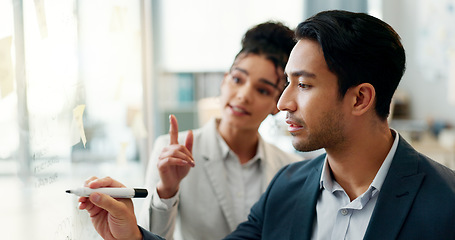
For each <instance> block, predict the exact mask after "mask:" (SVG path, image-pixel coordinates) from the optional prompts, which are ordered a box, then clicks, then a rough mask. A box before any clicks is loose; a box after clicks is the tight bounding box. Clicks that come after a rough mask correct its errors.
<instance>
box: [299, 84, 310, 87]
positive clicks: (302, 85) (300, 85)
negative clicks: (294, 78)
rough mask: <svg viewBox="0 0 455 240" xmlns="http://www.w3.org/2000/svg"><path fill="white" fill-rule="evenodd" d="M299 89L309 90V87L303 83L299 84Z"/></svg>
mask: <svg viewBox="0 0 455 240" xmlns="http://www.w3.org/2000/svg"><path fill="white" fill-rule="evenodd" d="M299 87H300V88H309V87H310V85H307V84H305V83H299Z"/></svg>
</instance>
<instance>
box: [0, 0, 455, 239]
mask: <svg viewBox="0 0 455 240" xmlns="http://www.w3.org/2000/svg"><path fill="white" fill-rule="evenodd" d="M327 9H344V10H351V11H357V12H368V13H370V14H372V15H374V16H376V17H379V18H381V19H383V20H384V21H386V22H388V23H389V24H390V25H391V26H392V27H394V28H395V29H396V30H397V32H398V33H399V34H400V35H401V37H402V40H403V44H404V47H405V49H406V51H407V52H406V54H407V71H406V73H405V76H404V78H403V80H402V83H401V84H400V86H399V89H398V91H397V93H396V95H395V97H394V101H393V111H392V114H391V117H390V119H389V121H390V124H391V126H392V127H394V128H395V129H397V130H398V131H399V132H400V133H401V134H402V135H403V136H404V137H405V138H406V139H407V140H408V141H410V142H411V144H413V145H414V147H416V148H417V149H418V150H420V151H422V152H423V153H425V154H427V155H429V156H430V157H432V158H434V159H435V160H437V161H439V162H441V163H442V164H445V165H447V166H449V167H451V168H455V130H454V128H453V126H455V26H454V25H453V23H454V22H455V0H398V1H397V0H343V1H340V0H280V1H276V0H247V1H245V0H219V1H210V0H192V1H186V0H151V1H146V0H112V1H103V0H33V1H32V0H0V111H1V114H0V187H1V188H2V189H7V190H8V191H9V192H10V193H9V195H8V196H6V197H3V198H2V214H1V216H0V226H2V229H4V230H2V233H1V235H2V237H1V238H2V239H3V238H4V239H13V240H16V239H99V237H97V235H96V233H95V232H94V231H93V228H92V227H91V224H90V222H89V219H88V216H87V215H86V213H85V212H80V211H78V210H77V198H76V197H74V196H69V195H66V194H65V193H64V190H66V189H67V188H70V187H76V186H79V185H81V184H83V182H84V180H85V179H86V178H88V177H90V176H92V175H96V176H99V177H103V176H112V177H114V178H116V179H118V180H119V181H121V182H123V183H125V184H126V185H129V186H140V185H141V184H142V182H143V175H144V171H145V166H146V164H147V160H148V155H149V153H150V151H151V148H152V146H153V141H154V139H155V138H156V137H157V136H158V135H161V134H164V133H166V132H167V131H168V128H169V124H168V115H169V114H171V113H172V114H175V115H176V116H177V118H178V120H179V127H180V130H186V129H191V128H197V127H199V126H201V125H202V124H203V123H204V122H205V121H207V119H208V118H210V117H212V116H216V115H217V111H218V106H217V96H218V94H219V87H220V83H221V80H222V78H223V74H224V72H225V71H227V70H228V69H229V67H230V64H231V63H232V61H233V59H234V56H235V54H236V53H237V52H238V50H239V49H240V39H241V36H242V34H243V33H244V32H245V31H246V30H247V29H248V28H249V27H251V26H253V25H255V24H257V23H260V22H263V21H266V20H279V21H282V22H284V23H285V24H287V25H288V26H290V27H291V28H294V27H296V26H297V24H298V23H300V22H301V21H303V20H304V19H306V18H307V17H310V16H311V15H313V14H315V13H317V12H319V11H321V10H327ZM283 119H284V115H283V114H278V115H277V116H274V117H269V118H268V119H267V120H266V121H265V123H264V124H263V126H261V129H260V131H261V133H262V135H263V136H264V138H265V139H266V140H268V141H271V142H273V143H275V144H277V145H278V146H280V147H281V148H283V149H285V150H287V151H294V150H293V148H292V145H291V144H290V136H289V135H288V134H287V131H286V126H285V125H284V122H283ZM317 153H318V152H313V153H302V156H303V157H312V156H314V155H315V154H317ZM134 201H135V203H136V205H137V208H139V207H140V204H141V202H140V200H136V199H135V200H134ZM24 228H25V230H24Z"/></svg>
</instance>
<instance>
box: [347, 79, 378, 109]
mask: <svg viewBox="0 0 455 240" xmlns="http://www.w3.org/2000/svg"><path fill="white" fill-rule="evenodd" d="M348 92H349V94H350V96H351V99H352V102H351V104H352V105H351V108H352V114H354V115H356V116H360V115H363V114H364V113H366V112H367V111H369V110H370V109H374V106H375V104H376V101H375V100H376V90H375V89H374V87H373V85H371V84H370V83H362V84H359V85H357V86H355V87H352V88H350V89H349V90H348Z"/></svg>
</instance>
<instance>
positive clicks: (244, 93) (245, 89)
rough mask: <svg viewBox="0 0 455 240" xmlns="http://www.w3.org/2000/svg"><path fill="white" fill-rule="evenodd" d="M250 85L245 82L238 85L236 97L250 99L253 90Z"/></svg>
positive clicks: (244, 99)
mask: <svg viewBox="0 0 455 240" xmlns="http://www.w3.org/2000/svg"><path fill="white" fill-rule="evenodd" d="M252 90H253V89H252V87H251V86H250V85H249V84H245V85H243V86H242V87H240V88H239V89H238V91H237V98H239V99H241V100H242V101H250V99H251V97H252V95H253V91H252Z"/></svg>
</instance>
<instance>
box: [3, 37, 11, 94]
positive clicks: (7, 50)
mask: <svg viewBox="0 0 455 240" xmlns="http://www.w3.org/2000/svg"><path fill="white" fill-rule="evenodd" d="M11 41H12V37H11V36H9V37H6V38H2V39H0V63H1V64H0V95H1V97H5V96H6V95H8V94H10V93H12V92H13V91H14V77H13V63H12V59H11Z"/></svg>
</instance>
